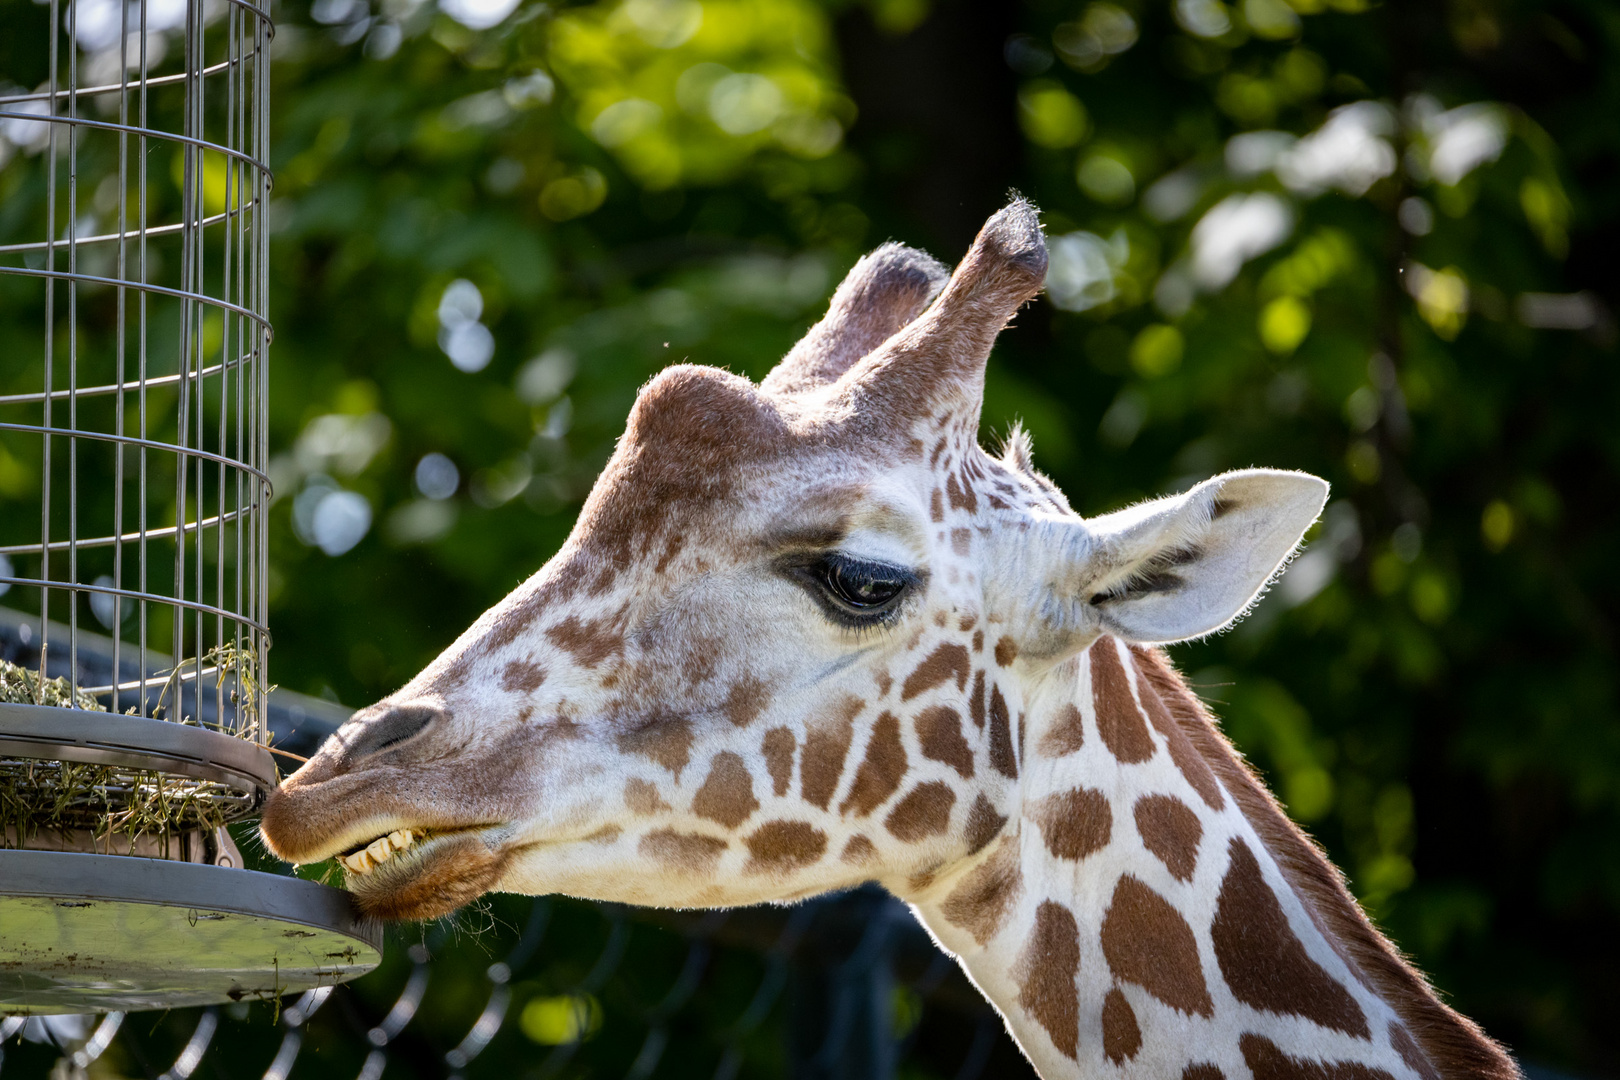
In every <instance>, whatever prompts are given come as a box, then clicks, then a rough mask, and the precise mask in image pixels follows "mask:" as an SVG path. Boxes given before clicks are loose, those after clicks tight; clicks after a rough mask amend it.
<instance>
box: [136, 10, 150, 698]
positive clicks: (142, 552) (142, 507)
mask: <svg viewBox="0 0 1620 1080" xmlns="http://www.w3.org/2000/svg"><path fill="white" fill-rule="evenodd" d="M139 3H141V81H139V86H141V125H139V128H141V134H139V136H136V144H134V146H136V154H134V157H136V175H138V178H139V180H138V194H136V219H138V228H139V251H138V256H136V257H138V262H139V280H141V285H146V283H147V277H146V275H147V262H146V110H147V86H146V81H147V74H149V70H147V55H146V8H147V0H139ZM146 300H147V296H146V290H144V288H141V290H138V295H136V303H138V304H139V327H141V330H139V350H138V351H139V369H138V374H136V385H138V387H139V390H138V395H139V415H141V416H139V426H141V440H143V445H141V449H139V450H138V453H139V455H141V458H139V474H141V481H139V484H141V486H139V499H138V505H136V513H138V515H139V523H138V528H139V539H138V552H136V567H138V573H139V578H141V589H139V591H141V596H143V597H144V596H146V594H147V576H146V560H147V552H146V507H147V491H146V465H147V461H146V445H144V440H146V439H149V437H151V436H149V434H147V415H146V332H147V325H146ZM139 620H141V625H139V635H141V644H139V654H138V657H136V661H138V665H139V677H141V695H139V703H138V704H139V708H138V711H139V712H141V716H147V714H149V709H151V706H149V704H147V693H146V690H147V672H151V661H147V657H146V651H147V641H149V636H147V633H149V623H147V604H146V599H141V601H139Z"/></svg>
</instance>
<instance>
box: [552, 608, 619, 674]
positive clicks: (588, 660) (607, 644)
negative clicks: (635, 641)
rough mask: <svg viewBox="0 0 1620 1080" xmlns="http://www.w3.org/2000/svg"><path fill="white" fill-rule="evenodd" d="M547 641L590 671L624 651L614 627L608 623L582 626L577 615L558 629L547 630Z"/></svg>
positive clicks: (583, 623) (561, 623) (561, 624)
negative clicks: (548, 639) (621, 650)
mask: <svg viewBox="0 0 1620 1080" xmlns="http://www.w3.org/2000/svg"><path fill="white" fill-rule="evenodd" d="M546 637H548V638H550V639H551V642H552V644H554V645H556V646H557V647H558V648H559V649H562V650H563V651H565V652H567V653H568V654H569V655H571V656H572V657H573V658H574V659H575V661H577V662H578V663H579V664H581V665H583V666H584V667H588V668H593V667H595V666H596V665H597V664H600V663H601V662H602V661H603V660H606V659H607V658H608V657H610V656H612V655H613V654H614V653H616V652H618V651H619V650H620V649H622V648H623V647H624V639H623V638H622V637H620V636H619V635H618V634H617V633H616V632H615V631H614V629H613V627H612V625H611V624H609V623H608V622H606V621H603V622H581V621H580V618H579V616H578V615H570V616H568V618H566V619H564V620H563V621H562V622H560V623H558V624H557V625H556V626H552V627H549V628H547V630H546Z"/></svg>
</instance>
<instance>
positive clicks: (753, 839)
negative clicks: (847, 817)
mask: <svg viewBox="0 0 1620 1080" xmlns="http://www.w3.org/2000/svg"><path fill="white" fill-rule="evenodd" d="M743 842H744V843H745V844H747V845H748V854H749V859H748V865H746V866H744V867H743V872H744V873H749V874H758V873H764V872H767V871H773V870H774V871H787V870H797V869H799V868H800V867H804V866H809V865H810V864H811V863H814V862H815V861H816V860H817V859H820V858H821V856H822V854H823V853H825V852H826V850H827V834H826V833H824V832H822V831H821V830H820V829H818V828H816V827H815V826H814V825H811V824H810V823H809V822H806V821H768V822H766V823H765V824H764V825H761V826H760V827H759V828H757V829H755V830H754V831H753V832H752V833H751V834H749V836H748V839H746V840H745V841H743Z"/></svg>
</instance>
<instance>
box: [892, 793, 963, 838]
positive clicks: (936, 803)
mask: <svg viewBox="0 0 1620 1080" xmlns="http://www.w3.org/2000/svg"><path fill="white" fill-rule="evenodd" d="M955 805H956V792H954V791H952V790H951V787H950V785H949V784H947V783H945V782H943V781H941V780H931V781H929V782H928V783H926V784H918V785H917V786H916V787H914V788H912V789H911V790H910V791H909V792H907V793H906V796H905V798H903V799H901V800H900V801H899V802H898V803H895V806H894V809H893V810H890V811H889V816H888V817H886V818H884V819H883V827H884V828H886V829H888V830H889V832H891V833H893V834H894V836H895V837H896V838H897V839H900V840H904V841H906V842H907V843H916V842H917V841H918V840H922V839H925V838H927V837H930V836H938V835H939V834H941V833H943V832H944V831H945V830H946V829H948V828H950V825H951V807H953V806H955Z"/></svg>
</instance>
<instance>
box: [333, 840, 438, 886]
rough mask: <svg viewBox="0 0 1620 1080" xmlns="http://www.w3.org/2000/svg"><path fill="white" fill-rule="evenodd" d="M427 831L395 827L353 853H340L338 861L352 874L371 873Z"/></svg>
mask: <svg viewBox="0 0 1620 1080" xmlns="http://www.w3.org/2000/svg"><path fill="white" fill-rule="evenodd" d="M426 835H427V834H426V832H422V831H418V830H416V829H395V830H394V831H393V832H391V833H389V834H388V835H387V836H379V837H378V838H377V839H375V840H373V841H372V842H371V843H369V844H367V845H366V846H365V847H364V848H362V849H360V850H359V851H356V852H355V853H354V854H352V855H339V856H338V862H339V863H340V864H342V866H343V868H344V869H345V870H347V871H349V873H351V874H359V875H365V874H369V873H371V872H372V871H373V870H375V869H376V868H377V867H379V866H381V865H382V864H383V863H385V862H387V861H388V860H389V859H392V858H393V857H394V855H395V854H396V853H398V852H401V851H405V850H406V849H407V848H409V847H410V846H411V845H412V844H414V843H415V842H416V841H417V840H418V839H421V838H422V837H425V836H426Z"/></svg>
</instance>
